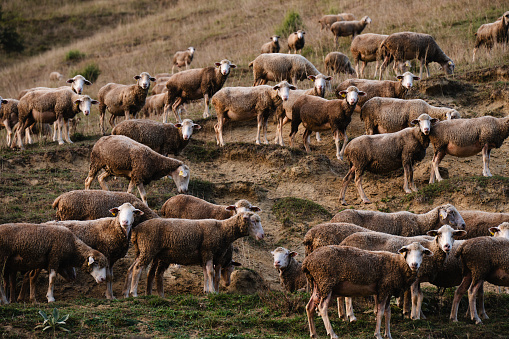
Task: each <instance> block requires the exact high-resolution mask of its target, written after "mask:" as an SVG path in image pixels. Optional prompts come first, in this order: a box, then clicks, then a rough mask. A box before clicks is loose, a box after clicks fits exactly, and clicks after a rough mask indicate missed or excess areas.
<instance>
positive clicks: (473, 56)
mask: <svg viewBox="0 0 509 339" xmlns="http://www.w3.org/2000/svg"><path fill="white" fill-rule="evenodd" d="M477 50H478V48H477V47H474V53H473V55H472V62H475V53H476V52H477Z"/></svg>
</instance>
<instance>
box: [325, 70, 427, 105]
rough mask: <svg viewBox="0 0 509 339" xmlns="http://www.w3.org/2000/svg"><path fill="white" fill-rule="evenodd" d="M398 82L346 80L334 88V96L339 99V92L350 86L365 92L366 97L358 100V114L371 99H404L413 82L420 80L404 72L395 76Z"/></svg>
mask: <svg viewBox="0 0 509 339" xmlns="http://www.w3.org/2000/svg"><path fill="white" fill-rule="evenodd" d="M396 78H397V79H398V81H392V80H365V79H348V80H345V81H343V82H342V83H340V84H339V86H338V87H337V88H336V91H335V93H336V96H337V97H338V98H340V96H339V92H340V91H344V90H346V89H347V88H348V87H350V86H355V87H357V88H358V89H359V90H361V91H364V92H366V95H365V96H363V97H362V98H359V102H358V103H357V108H356V109H357V110H358V111H359V112H360V110H361V108H362V106H364V104H365V103H366V101H368V100H369V99H371V98H374V97H386V98H400V99H402V98H404V97H405V95H406V94H407V92H408V90H409V89H410V88H412V86H413V85H414V81H417V80H419V79H420V78H419V77H417V76H415V75H413V74H412V73H410V72H405V73H403V74H401V75H398V76H396Z"/></svg>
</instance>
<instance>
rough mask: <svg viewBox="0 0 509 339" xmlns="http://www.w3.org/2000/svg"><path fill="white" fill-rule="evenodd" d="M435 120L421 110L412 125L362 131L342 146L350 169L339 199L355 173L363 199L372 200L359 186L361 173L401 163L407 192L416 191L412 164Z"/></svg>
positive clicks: (419, 156) (421, 153) (387, 169)
mask: <svg viewBox="0 0 509 339" xmlns="http://www.w3.org/2000/svg"><path fill="white" fill-rule="evenodd" d="M437 121H438V120H437V119H435V118H431V117H430V116H429V115H427V114H421V115H420V116H419V117H418V118H417V119H415V120H414V121H412V125H416V126H415V127H408V128H405V129H404V130H401V131H399V132H395V133H388V134H379V135H363V136H360V137H358V138H355V139H354V140H352V141H351V142H350V143H349V144H348V145H347V146H346V149H345V156H346V158H347V159H348V162H349V163H350V170H349V171H348V173H347V174H346V175H345V177H344V178H343V186H342V187H341V191H340V194H339V196H340V200H341V203H342V204H343V205H346V201H345V193H346V189H347V187H348V184H349V183H350V181H351V180H352V179H353V177H354V176H355V185H356V186H357V190H358V192H359V195H360V197H361V199H362V201H363V202H364V203H365V204H369V203H371V201H369V199H368V197H367V196H366V194H365V193H364V190H363V189H362V175H363V174H364V171H366V170H368V171H370V172H372V173H387V172H391V171H394V170H396V169H398V168H401V167H403V170H404V174H403V177H404V184H403V189H404V190H405V192H406V193H412V191H415V192H417V187H416V186H415V183H414V178H413V174H414V173H413V164H414V162H417V161H421V160H422V159H423V158H424V156H425V155H426V148H428V145H429V139H430V138H429V134H430V130H431V129H432V128H431V126H432V125H434V124H435V123H436V122H437Z"/></svg>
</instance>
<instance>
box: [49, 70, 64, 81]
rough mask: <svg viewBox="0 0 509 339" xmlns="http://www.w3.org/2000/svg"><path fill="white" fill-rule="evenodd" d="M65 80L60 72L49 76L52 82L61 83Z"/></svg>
mask: <svg viewBox="0 0 509 339" xmlns="http://www.w3.org/2000/svg"><path fill="white" fill-rule="evenodd" d="M63 78H64V76H63V75H62V74H60V73H58V72H51V73H50V74H49V80H50V81H60V80H62V79H63Z"/></svg>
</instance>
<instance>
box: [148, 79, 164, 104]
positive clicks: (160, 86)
mask: <svg viewBox="0 0 509 339" xmlns="http://www.w3.org/2000/svg"><path fill="white" fill-rule="evenodd" d="M168 80H170V78H160V81H157V82H156V84H155V85H154V87H152V92H151V93H152V96H154V95H155V94H163V93H167V92H168V88H166V82H168ZM149 98H150V97H147V99H145V101H146V100H148V99H149Z"/></svg>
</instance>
